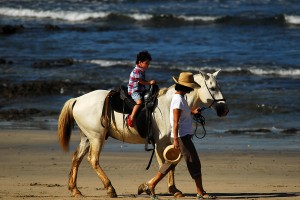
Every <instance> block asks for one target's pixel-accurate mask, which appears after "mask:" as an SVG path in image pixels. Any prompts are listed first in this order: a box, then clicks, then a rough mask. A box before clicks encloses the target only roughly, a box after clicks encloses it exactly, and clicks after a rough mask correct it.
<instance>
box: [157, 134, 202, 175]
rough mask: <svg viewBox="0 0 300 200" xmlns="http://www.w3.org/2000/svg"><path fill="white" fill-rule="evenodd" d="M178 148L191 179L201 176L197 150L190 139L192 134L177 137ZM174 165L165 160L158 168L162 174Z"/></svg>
mask: <svg viewBox="0 0 300 200" xmlns="http://www.w3.org/2000/svg"><path fill="white" fill-rule="evenodd" d="M178 143H179V148H180V151H181V154H182V156H183V158H184V160H185V162H186V165H187V168H188V170H189V173H190V175H191V177H192V178H193V179H196V178H198V177H199V176H201V163H200V159H199V157H198V153H197V150H196V148H195V145H194V143H193V141H192V135H186V136H184V137H179V138H178ZM175 166H176V165H174V164H171V163H169V162H165V163H164V164H163V165H162V166H161V167H160V169H159V172H160V173H162V174H167V173H168V172H169V171H170V170H171V169H174V168H175Z"/></svg>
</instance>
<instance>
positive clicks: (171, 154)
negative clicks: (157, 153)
mask: <svg viewBox="0 0 300 200" xmlns="http://www.w3.org/2000/svg"><path fill="white" fill-rule="evenodd" d="M163 156H164V159H165V160H166V161H168V162H170V163H172V164H177V163H179V161H180V160H181V158H182V155H181V153H180V150H179V149H175V148H174V145H169V146H167V147H166V148H165V150H164V152H163Z"/></svg>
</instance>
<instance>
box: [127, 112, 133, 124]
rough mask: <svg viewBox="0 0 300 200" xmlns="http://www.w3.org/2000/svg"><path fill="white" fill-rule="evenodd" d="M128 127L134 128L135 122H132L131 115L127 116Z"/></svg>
mask: <svg viewBox="0 0 300 200" xmlns="http://www.w3.org/2000/svg"><path fill="white" fill-rule="evenodd" d="M127 125H128V126H130V127H134V125H133V121H132V120H131V118H130V115H128V116H127Z"/></svg>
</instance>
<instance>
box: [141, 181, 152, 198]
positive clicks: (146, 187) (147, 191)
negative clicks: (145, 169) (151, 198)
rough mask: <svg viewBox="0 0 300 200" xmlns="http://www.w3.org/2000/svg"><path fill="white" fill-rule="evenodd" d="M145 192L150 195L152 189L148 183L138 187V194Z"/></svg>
mask: <svg viewBox="0 0 300 200" xmlns="http://www.w3.org/2000/svg"><path fill="white" fill-rule="evenodd" d="M143 192H145V193H146V194H148V195H150V194H151V191H150V189H149V187H148V185H147V183H143V184H141V185H140V186H139V188H138V195H140V194H142V193H143Z"/></svg>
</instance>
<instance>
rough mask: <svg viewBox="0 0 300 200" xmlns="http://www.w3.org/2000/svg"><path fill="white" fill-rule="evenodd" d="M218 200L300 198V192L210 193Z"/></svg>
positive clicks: (193, 195) (191, 195) (189, 195)
mask: <svg viewBox="0 0 300 200" xmlns="http://www.w3.org/2000/svg"><path fill="white" fill-rule="evenodd" d="M209 194H211V195H214V196H216V197H217V199H274V198H283V197H298V196H300V192H274V193H259V192H258V193H254V192H251V193H209ZM158 196H170V194H158ZM184 196H185V197H195V194H184Z"/></svg>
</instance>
